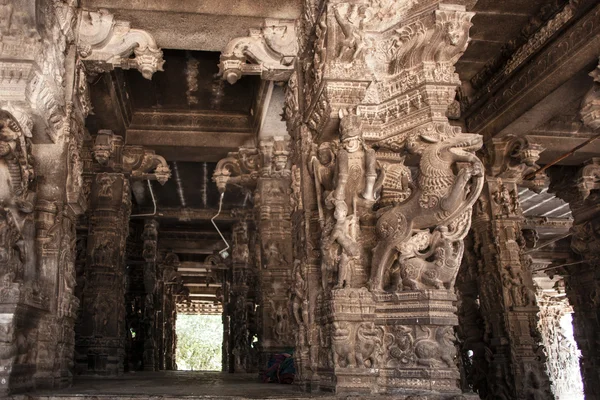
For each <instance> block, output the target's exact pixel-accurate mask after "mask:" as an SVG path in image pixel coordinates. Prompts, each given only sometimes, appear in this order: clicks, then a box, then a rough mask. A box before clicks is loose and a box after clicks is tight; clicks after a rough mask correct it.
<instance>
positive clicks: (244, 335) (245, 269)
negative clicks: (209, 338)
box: [228, 213, 257, 372]
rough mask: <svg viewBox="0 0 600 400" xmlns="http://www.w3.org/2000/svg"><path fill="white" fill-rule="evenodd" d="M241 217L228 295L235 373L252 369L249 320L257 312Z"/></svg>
mask: <svg viewBox="0 0 600 400" xmlns="http://www.w3.org/2000/svg"><path fill="white" fill-rule="evenodd" d="M238 215H239V216H240V217H241V218H242V220H241V221H240V222H238V223H236V224H235V225H234V226H233V244H232V247H233V249H232V256H231V258H232V260H231V261H232V282H231V291H230V296H229V304H230V306H229V307H228V309H229V321H230V330H229V333H230V335H231V344H232V347H231V350H230V351H231V354H230V355H231V358H230V359H231V360H232V365H231V366H232V370H233V371H232V372H250V371H251V370H252V366H253V364H254V363H253V357H256V356H257V355H256V354H253V349H252V335H251V334H250V319H251V318H252V315H253V313H254V301H253V299H252V298H250V297H249V291H250V285H251V284H252V282H256V277H255V269H254V268H252V267H253V266H252V264H251V257H250V246H249V243H250V242H249V231H248V221H247V220H245V218H243V215H242V213H238Z"/></svg>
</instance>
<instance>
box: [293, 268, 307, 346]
mask: <svg viewBox="0 0 600 400" xmlns="http://www.w3.org/2000/svg"><path fill="white" fill-rule="evenodd" d="M293 276H294V283H293V288H292V313H293V315H294V320H295V321H296V324H297V325H298V328H299V332H298V339H299V340H298V342H299V343H301V344H304V343H305V339H306V338H305V336H306V331H307V327H308V324H309V320H308V293H307V289H308V283H307V282H306V279H305V276H306V266H303V265H302V262H301V261H300V260H294V272H293Z"/></svg>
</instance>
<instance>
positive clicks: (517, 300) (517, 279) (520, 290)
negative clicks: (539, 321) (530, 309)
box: [502, 265, 535, 307]
mask: <svg viewBox="0 0 600 400" xmlns="http://www.w3.org/2000/svg"><path fill="white" fill-rule="evenodd" d="M502 279H503V281H504V285H505V286H506V287H507V288H508V289H509V290H510V296H511V298H512V301H513V305H514V306H517V307H527V306H531V305H534V304H535V295H534V294H533V293H531V290H530V289H529V288H528V287H527V285H526V284H525V283H524V281H523V275H521V271H520V270H519V269H517V268H515V267H513V266H511V265H508V266H507V267H506V269H505V271H504V272H503V273H502Z"/></svg>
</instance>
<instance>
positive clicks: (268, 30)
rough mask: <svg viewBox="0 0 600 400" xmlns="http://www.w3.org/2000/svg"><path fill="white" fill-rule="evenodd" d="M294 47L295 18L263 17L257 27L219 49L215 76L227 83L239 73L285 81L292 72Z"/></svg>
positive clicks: (295, 44)
mask: <svg viewBox="0 0 600 400" xmlns="http://www.w3.org/2000/svg"><path fill="white" fill-rule="evenodd" d="M298 50H299V46H298V38H297V36H296V24H295V21H288V20H278V19H270V18H267V19H265V21H264V22H263V24H262V26H261V27H260V28H259V29H251V30H250V34H249V35H248V36H245V37H239V38H235V39H232V40H231V41H230V42H229V43H228V44H227V46H226V47H225V49H224V50H223V51H222V52H221V61H220V63H219V75H221V77H222V78H223V79H224V80H226V81H227V82H229V83H231V84H234V83H235V82H237V81H238V80H239V79H240V78H241V77H242V75H260V76H261V78H262V79H266V80H272V81H286V80H288V79H289V78H290V75H291V74H292V72H293V71H294V60H295V59H296V56H297V54H298Z"/></svg>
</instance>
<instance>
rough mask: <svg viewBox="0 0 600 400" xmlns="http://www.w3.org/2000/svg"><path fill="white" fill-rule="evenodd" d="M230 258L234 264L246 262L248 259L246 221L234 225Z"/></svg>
mask: <svg viewBox="0 0 600 400" xmlns="http://www.w3.org/2000/svg"><path fill="white" fill-rule="evenodd" d="M231 258H232V259H233V262H234V263H235V264H247V263H248V262H249V261H250V249H249V247H248V224H247V223H241V224H238V225H236V226H235V227H234V233H233V250H232V255H231Z"/></svg>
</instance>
